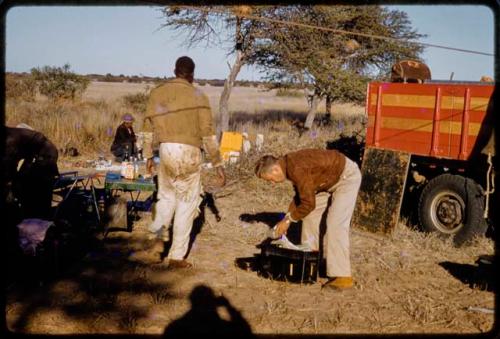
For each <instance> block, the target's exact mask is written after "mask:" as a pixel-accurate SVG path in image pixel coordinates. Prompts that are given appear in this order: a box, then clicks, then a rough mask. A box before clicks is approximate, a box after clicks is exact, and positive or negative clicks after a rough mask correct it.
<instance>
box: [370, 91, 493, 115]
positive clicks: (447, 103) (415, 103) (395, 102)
mask: <svg viewBox="0 0 500 339" xmlns="http://www.w3.org/2000/svg"><path fill="white" fill-rule="evenodd" d="M489 100H490V99H489V98H481V97H472V98H471V100H470V110H471V111H486V108H487V107H488V102H489ZM370 104H371V105H376V104H377V94H376V93H372V94H371V98H370ZM435 104H436V97H435V96H434V95H412V94H382V106H396V107H413V108H432V109H433V108H434V105H435ZM463 108H464V97H457V96H447V95H444V96H442V98H441V109H459V110H463Z"/></svg>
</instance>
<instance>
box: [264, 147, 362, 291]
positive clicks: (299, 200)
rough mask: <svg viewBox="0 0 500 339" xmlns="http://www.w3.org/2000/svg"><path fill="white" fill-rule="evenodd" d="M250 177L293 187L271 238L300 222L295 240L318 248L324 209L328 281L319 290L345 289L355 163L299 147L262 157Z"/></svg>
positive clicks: (349, 282) (350, 283)
mask: <svg viewBox="0 0 500 339" xmlns="http://www.w3.org/2000/svg"><path fill="white" fill-rule="evenodd" d="M255 174H256V175H257V177H259V178H261V179H264V180H266V181H270V182H273V183H280V182H283V181H285V179H288V180H290V181H291V182H292V183H293V185H294V188H295V192H296V195H295V198H294V200H292V203H291V204H290V207H289V208H288V213H287V214H286V216H285V218H283V220H281V221H280V222H279V223H278V224H277V225H276V231H275V234H276V236H277V237H280V236H282V235H283V234H286V232H287V230H288V227H290V224H291V223H292V222H298V221H299V220H302V234H301V242H302V243H303V244H308V245H309V246H310V247H311V248H312V249H313V250H316V251H317V250H319V241H320V239H319V238H320V230H319V227H320V221H321V218H322V215H323V213H324V211H325V209H326V208H328V211H327V213H328V214H327V217H326V234H325V239H324V244H325V246H324V252H326V275H327V276H328V281H327V282H326V283H325V284H324V285H323V287H327V288H333V289H346V288H351V287H352V286H353V284H354V282H353V279H352V274H351V261H350V250H349V247H350V243H349V242H350V240H349V230H350V223H351V217H352V213H353V211H354V205H355V203H356V197H357V195H358V190H359V185H360V183H361V173H360V171H359V168H358V165H356V163H355V162H353V161H352V160H350V159H349V158H347V157H346V156H345V155H343V154H342V153H340V152H338V151H336V150H321V149H304V150H300V151H297V152H293V153H288V154H287V155H285V156H283V157H281V158H276V157H274V156H272V155H266V156H264V157H262V158H261V159H260V160H259V162H258V163H257V166H256V167H255ZM330 198H331V204H330V205H329V199H330ZM328 205H329V206H328Z"/></svg>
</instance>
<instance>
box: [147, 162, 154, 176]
mask: <svg viewBox="0 0 500 339" xmlns="http://www.w3.org/2000/svg"><path fill="white" fill-rule="evenodd" d="M154 167H155V163H154V161H153V158H149V159H148V160H147V161H146V174H149V175H151V176H152V175H153V169H154Z"/></svg>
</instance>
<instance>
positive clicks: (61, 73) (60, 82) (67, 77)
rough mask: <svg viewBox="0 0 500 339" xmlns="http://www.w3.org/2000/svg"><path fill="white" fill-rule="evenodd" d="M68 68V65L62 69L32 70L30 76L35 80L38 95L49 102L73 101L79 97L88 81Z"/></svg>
mask: <svg viewBox="0 0 500 339" xmlns="http://www.w3.org/2000/svg"><path fill="white" fill-rule="evenodd" d="M70 68H71V66H70V65H69V64H65V65H64V66H62V67H51V66H44V67H42V68H39V67H37V68H32V69H31V76H32V77H33V79H34V80H35V82H36V84H37V88H38V91H39V92H40V94H42V95H45V96H46V97H48V98H49V99H51V100H58V99H71V100H74V99H76V98H78V97H81V95H82V94H83V92H84V91H85V89H87V86H88V85H89V82H90V81H89V79H87V78H86V77H85V76H82V75H78V74H76V73H74V72H72V71H71V70H70Z"/></svg>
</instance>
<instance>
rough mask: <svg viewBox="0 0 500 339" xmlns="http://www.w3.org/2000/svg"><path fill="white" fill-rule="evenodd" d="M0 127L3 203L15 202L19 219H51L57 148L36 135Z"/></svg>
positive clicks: (57, 172)
mask: <svg viewBox="0 0 500 339" xmlns="http://www.w3.org/2000/svg"><path fill="white" fill-rule="evenodd" d="M4 128H5V132H6V133H5V137H6V138H5V153H4V154H3V157H2V164H3V166H2V172H3V173H2V174H3V176H4V179H5V182H6V184H7V190H6V194H7V195H6V197H5V200H9V202H10V203H14V202H15V203H14V205H15V206H19V207H20V211H21V215H22V217H23V218H39V219H45V220H51V219H52V209H51V207H52V191H53V188H54V183H55V180H56V176H57V175H59V170H58V168H57V159H58V157H59V152H58V150H57V147H56V146H55V145H54V144H53V143H52V142H51V141H50V140H49V139H48V138H47V137H46V136H45V135H43V134H42V133H40V132H37V131H34V130H30V129H27V128H12V127H4ZM10 212H11V213H12V212H13V211H12V210H11V211H10Z"/></svg>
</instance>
